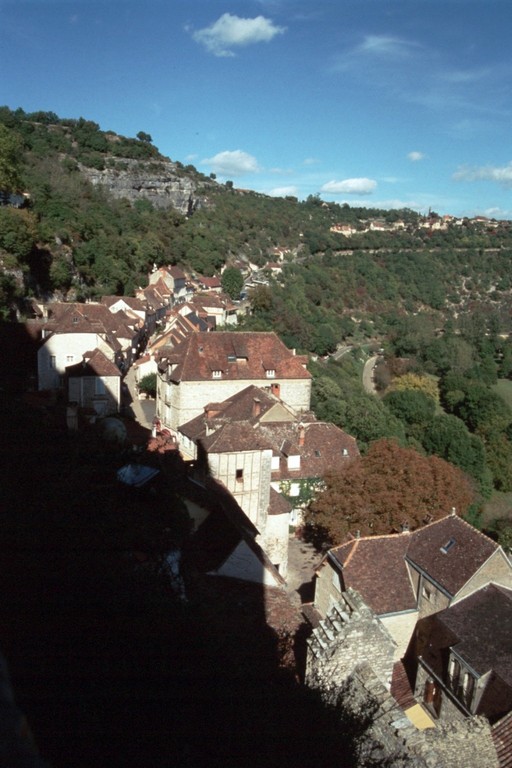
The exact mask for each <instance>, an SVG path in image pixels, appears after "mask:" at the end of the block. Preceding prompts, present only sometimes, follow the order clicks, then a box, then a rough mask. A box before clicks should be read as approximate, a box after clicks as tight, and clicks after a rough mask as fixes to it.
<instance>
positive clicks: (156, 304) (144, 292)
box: [135, 283, 171, 336]
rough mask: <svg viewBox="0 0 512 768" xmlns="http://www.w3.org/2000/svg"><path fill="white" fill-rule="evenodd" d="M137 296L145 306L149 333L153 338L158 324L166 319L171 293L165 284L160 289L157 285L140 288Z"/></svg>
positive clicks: (136, 293)
mask: <svg viewBox="0 0 512 768" xmlns="http://www.w3.org/2000/svg"><path fill="white" fill-rule="evenodd" d="M135 295H136V298H138V299H140V300H141V301H143V302H144V304H145V307H146V324H147V332H148V335H149V336H151V335H152V334H153V333H154V332H155V330H156V327H157V324H158V323H161V322H162V321H163V320H164V319H165V313H166V312H167V309H168V308H169V306H170V303H171V293H170V291H169V290H168V288H167V287H166V286H165V284H163V286H161V288H160V289H159V287H158V284H156V283H155V284H153V285H151V286H148V287H147V288H139V289H138V290H137V291H136V292H135Z"/></svg>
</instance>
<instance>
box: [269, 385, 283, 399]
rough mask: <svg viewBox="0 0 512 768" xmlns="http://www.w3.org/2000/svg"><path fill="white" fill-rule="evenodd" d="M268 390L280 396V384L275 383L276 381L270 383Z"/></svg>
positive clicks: (275, 395)
mask: <svg viewBox="0 0 512 768" xmlns="http://www.w3.org/2000/svg"><path fill="white" fill-rule="evenodd" d="M270 392H271V394H272V395H274V397H279V398H280V397H281V385H280V384H277V382H273V383H272V384H271V385H270Z"/></svg>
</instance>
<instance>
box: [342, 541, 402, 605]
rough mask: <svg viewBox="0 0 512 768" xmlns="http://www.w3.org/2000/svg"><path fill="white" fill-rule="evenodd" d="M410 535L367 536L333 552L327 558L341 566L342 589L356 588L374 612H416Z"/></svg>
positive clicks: (343, 545)
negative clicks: (409, 560) (408, 559)
mask: <svg viewBox="0 0 512 768" xmlns="http://www.w3.org/2000/svg"><path fill="white" fill-rule="evenodd" d="M409 542H410V534H408V533H403V534H391V535H389V536H366V537H364V538H360V539H353V540H351V541H349V542H347V543H345V544H342V545H341V546H339V547H335V548H334V549H331V550H330V551H329V553H328V558H330V559H331V560H333V561H334V563H335V564H337V565H338V566H341V574H342V579H343V589H345V590H346V589H347V588H348V587H353V589H356V590H357V591H358V592H359V593H360V595H361V597H362V598H363V600H364V601H365V603H367V605H368V606H369V607H370V608H371V609H372V610H373V611H375V613H377V614H379V615H382V614H386V613H395V612H399V611H407V610H414V609H415V608H416V596H415V594H414V590H413V588H412V584H411V581H410V579H409V574H408V571H407V565H406V563H405V559H404V557H405V553H406V552H407V547H408V546H409Z"/></svg>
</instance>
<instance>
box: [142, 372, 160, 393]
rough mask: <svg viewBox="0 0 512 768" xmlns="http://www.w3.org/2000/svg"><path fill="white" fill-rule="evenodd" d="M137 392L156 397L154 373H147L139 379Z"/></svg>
mask: <svg viewBox="0 0 512 768" xmlns="http://www.w3.org/2000/svg"><path fill="white" fill-rule="evenodd" d="M139 392H142V394H144V395H148V396H149V397H156V373H148V374H146V376H143V377H142V379H141V380H140V381H139Z"/></svg>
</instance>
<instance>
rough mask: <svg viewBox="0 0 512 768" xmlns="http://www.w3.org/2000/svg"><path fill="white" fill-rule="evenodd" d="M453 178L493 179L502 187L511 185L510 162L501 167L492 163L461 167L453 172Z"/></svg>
mask: <svg viewBox="0 0 512 768" xmlns="http://www.w3.org/2000/svg"><path fill="white" fill-rule="evenodd" d="M453 178H454V179H455V181H494V182H496V184H499V185H500V186H502V187H507V188H508V187H512V162H510V163H509V164H508V165H504V166H502V167H501V168H500V167H496V166H492V165H486V166H481V167H476V168H468V167H462V168H459V170H458V171H456V172H455V173H454V174H453Z"/></svg>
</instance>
